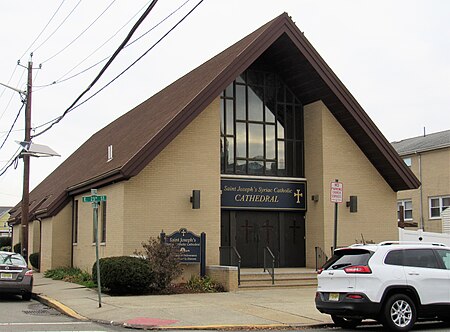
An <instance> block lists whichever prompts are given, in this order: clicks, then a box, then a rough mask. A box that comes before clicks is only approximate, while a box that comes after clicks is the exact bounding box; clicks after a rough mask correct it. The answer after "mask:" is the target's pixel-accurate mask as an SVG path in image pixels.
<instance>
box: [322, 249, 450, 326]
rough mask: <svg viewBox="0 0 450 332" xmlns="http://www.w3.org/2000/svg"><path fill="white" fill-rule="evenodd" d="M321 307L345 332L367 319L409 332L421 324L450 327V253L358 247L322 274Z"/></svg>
mask: <svg viewBox="0 0 450 332" xmlns="http://www.w3.org/2000/svg"><path fill="white" fill-rule="evenodd" d="M318 273H319V275H318V287H317V293H316V307H317V309H318V310H319V311H320V312H322V313H326V314H330V315H331V318H332V319H333V321H334V323H335V324H336V325H338V326H340V327H346V328H354V327H356V326H357V325H359V324H360V323H361V321H362V320H363V319H365V318H371V319H375V320H378V321H379V322H381V323H382V324H383V325H384V326H385V327H386V328H388V329H389V330H393V331H409V330H410V329H411V328H412V327H413V325H414V323H415V321H416V320H417V319H418V318H421V319H422V318H423V319H436V318H437V319H440V320H444V321H450V247H447V246H445V245H443V244H434V243H422V242H419V243H411V242H409V243H408V242H395V241H394V242H382V243H380V244H367V245H360V244H355V245H352V246H350V247H347V248H341V249H337V250H335V251H334V255H333V257H332V258H330V259H329V260H328V261H327V262H326V263H325V265H324V266H323V268H322V269H320V270H319V271H318Z"/></svg>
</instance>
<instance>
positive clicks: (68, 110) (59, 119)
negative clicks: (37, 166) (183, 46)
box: [33, 0, 203, 138]
mask: <svg viewBox="0 0 450 332" xmlns="http://www.w3.org/2000/svg"><path fill="white" fill-rule="evenodd" d="M202 2H203V0H200V1H199V2H198V3H197V4H196V5H195V6H194V7H193V8H192V9H191V10H190V11H189V12H188V13H187V14H186V15H185V16H184V17H183V18H182V19H181V20H179V21H178V22H177V23H176V24H175V25H174V26H173V27H172V28H171V29H170V30H169V31H168V32H166V33H165V34H164V35H163V36H162V37H161V38H160V39H159V40H158V41H157V42H156V43H154V44H153V45H152V46H151V47H150V48H149V49H148V50H147V51H145V52H144V53H143V54H142V55H141V56H140V57H139V58H137V59H136V60H135V61H134V62H133V63H132V64H131V65H129V66H128V67H127V68H125V69H124V70H123V71H122V72H121V73H120V74H119V75H117V76H116V77H114V78H113V79H112V80H111V81H109V82H108V83H107V84H105V85H104V86H103V87H102V88H100V89H99V90H97V91H96V92H95V93H94V94H93V95H92V96H90V97H89V98H87V99H85V100H84V101H82V102H81V103H80V104H78V105H76V106H74V105H75V104H76V101H75V102H74V103H72V105H71V106H70V107H69V108H68V109H66V111H65V112H64V113H63V115H61V116H59V117H57V118H55V119H53V120H50V121H48V122H47V123H46V124H49V123H52V122H53V123H52V124H51V125H50V126H48V127H47V128H46V129H44V130H42V131H41V132H39V133H37V134H35V135H33V138H34V137H37V136H40V135H42V134H43V133H45V132H46V131H48V130H50V129H51V128H52V127H53V126H54V125H55V124H57V123H58V122H59V121H61V119H62V118H63V117H64V116H65V115H66V114H67V113H69V112H71V111H73V110H74V109H76V108H78V107H80V106H81V105H83V104H84V103H86V102H87V101H89V100H90V99H92V98H94V97H95V96H96V95H98V94H99V93H100V92H101V91H103V90H104V89H105V88H107V87H108V86H109V85H110V84H111V83H113V82H114V81H115V80H116V79H118V78H119V77H120V76H122V75H123V74H124V73H125V72H127V71H128V70H129V69H130V68H131V67H133V66H134V65H135V64H136V63H137V62H138V61H140V60H141V59H142V58H143V57H144V56H145V55H147V53H148V52H150V51H151V50H152V49H153V48H154V47H155V46H156V45H158V44H159V43H160V42H161V41H162V40H163V39H164V38H165V37H167V35H168V34H169V33H171V32H172V31H173V30H175V28H176V27H177V26H178V25H179V24H181V22H183V21H184V20H185V19H186V18H187V17H188V16H189V15H190V14H191V13H192V12H193V11H194V10H195V9H196V8H197V7H198V6H199V5H200V4H201V3H202ZM79 99H80V98H78V100H79ZM46 124H44V125H46ZM44 125H41V126H39V127H42V126H44ZM36 128H37V127H36ZM36 128H35V129H36Z"/></svg>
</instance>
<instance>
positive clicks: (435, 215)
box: [429, 196, 450, 219]
mask: <svg viewBox="0 0 450 332" xmlns="http://www.w3.org/2000/svg"><path fill="white" fill-rule="evenodd" d="M429 207H430V219H439V218H440V217H441V213H442V211H444V210H445V208H448V207H450V196H441V197H430V199H429Z"/></svg>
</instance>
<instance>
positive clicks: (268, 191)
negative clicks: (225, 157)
mask: <svg viewBox="0 0 450 332" xmlns="http://www.w3.org/2000/svg"><path fill="white" fill-rule="evenodd" d="M221 189H222V199H221V200H222V209H246V210H285V211H304V210H306V181H304V180H296V179H293V180H285V179H283V180H273V179H269V180H261V179H250V178H249V179H245V178H222V181H221Z"/></svg>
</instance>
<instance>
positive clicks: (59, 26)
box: [33, 0, 81, 53]
mask: <svg viewBox="0 0 450 332" xmlns="http://www.w3.org/2000/svg"><path fill="white" fill-rule="evenodd" d="M80 3H81V0H79V1H78V3H77V4H76V5H75V7H73V9H72V10H71V11H70V13H69V14H67V16H66V17H65V18H64V19H63V21H62V22H61V23H60V24H59V25H58V27H57V28H56V29H55V30H54V31H53V32H52V33H51V34H50V36H48V37H47V38H46V39H45V40H44V41H43V42H42V43H41V44H39V46H38V47H36V48H35V49H34V51H33V53H35V52H36V51H37V50H38V49H39V48H41V46H42V45H44V44H45V43H46V42H47V41H48V40H49V39H50V38H51V37H52V36H53V35H54V34H55V33H56V31H58V30H59V28H61V26H62V25H63V24H64V23H65V22H66V21H67V19H68V18H69V17H70V15H72V13H73V12H74V11H75V9H76V8H77V7H78V5H79V4H80Z"/></svg>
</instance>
